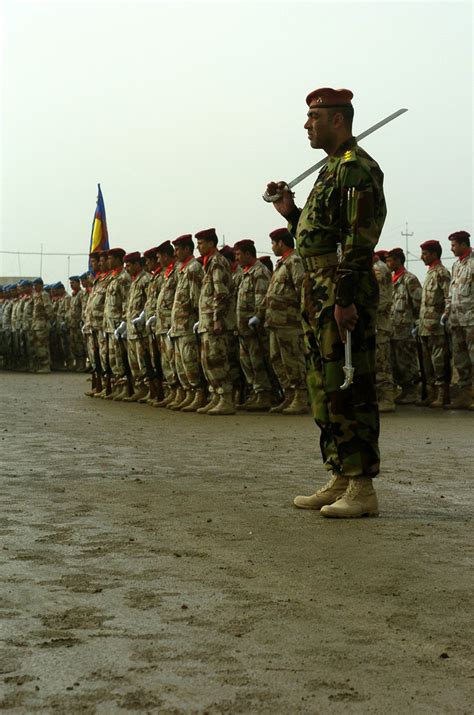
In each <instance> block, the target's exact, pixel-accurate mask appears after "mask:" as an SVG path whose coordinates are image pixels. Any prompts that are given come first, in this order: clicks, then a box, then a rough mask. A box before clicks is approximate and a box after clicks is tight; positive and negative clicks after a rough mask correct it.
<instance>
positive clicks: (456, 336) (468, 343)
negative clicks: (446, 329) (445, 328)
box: [451, 325, 474, 387]
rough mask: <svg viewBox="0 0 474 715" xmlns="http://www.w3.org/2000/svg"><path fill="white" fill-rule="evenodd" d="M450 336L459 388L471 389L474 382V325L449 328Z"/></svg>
mask: <svg viewBox="0 0 474 715" xmlns="http://www.w3.org/2000/svg"><path fill="white" fill-rule="evenodd" d="M451 336H452V341H453V363H454V367H455V368H456V370H457V372H458V375H459V387H471V385H472V383H473V380H474V325H468V326H461V325H455V326H453V327H452V328H451Z"/></svg>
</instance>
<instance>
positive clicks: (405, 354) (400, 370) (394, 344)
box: [390, 338, 420, 390]
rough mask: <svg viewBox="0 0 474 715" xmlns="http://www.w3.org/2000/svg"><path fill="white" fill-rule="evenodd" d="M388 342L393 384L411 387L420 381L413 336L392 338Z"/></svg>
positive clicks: (405, 388)
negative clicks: (401, 338) (398, 338)
mask: <svg viewBox="0 0 474 715" xmlns="http://www.w3.org/2000/svg"><path fill="white" fill-rule="evenodd" d="M390 344H391V355H392V373H393V380H394V382H395V384H396V385H400V387H402V388H403V389H404V390H407V389H413V388H414V387H415V386H416V385H417V384H418V382H419V381H420V368H419V365H418V353H417V352H416V341H415V338H404V339H403V340H393V339H392V340H391V341H390Z"/></svg>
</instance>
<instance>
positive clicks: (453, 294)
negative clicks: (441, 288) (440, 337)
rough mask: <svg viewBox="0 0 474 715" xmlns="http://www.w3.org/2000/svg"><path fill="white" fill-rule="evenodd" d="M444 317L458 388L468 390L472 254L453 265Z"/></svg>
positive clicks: (473, 372) (473, 333) (473, 341)
mask: <svg viewBox="0 0 474 715" xmlns="http://www.w3.org/2000/svg"><path fill="white" fill-rule="evenodd" d="M446 313H447V314H448V316H449V323H448V324H449V327H450V329H451V335H452V340H453V362H454V367H455V368H456V370H457V372H458V375H459V387H460V388H461V389H464V388H468V389H471V386H472V381H473V378H474V368H473V365H474V254H473V253H472V249H471V250H470V251H469V253H468V255H467V256H465V257H464V258H462V259H461V258H460V259H458V260H457V261H455V262H454V265H453V272H452V276H451V283H450V286H449V294H448V298H447V300H446Z"/></svg>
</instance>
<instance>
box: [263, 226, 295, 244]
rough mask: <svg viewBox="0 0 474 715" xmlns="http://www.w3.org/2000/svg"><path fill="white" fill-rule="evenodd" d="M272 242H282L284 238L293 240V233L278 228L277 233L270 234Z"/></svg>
mask: <svg viewBox="0 0 474 715" xmlns="http://www.w3.org/2000/svg"><path fill="white" fill-rule="evenodd" d="M268 235H269V236H270V238H271V239H272V241H282V240H283V239H284V238H288V236H289V237H290V238H293V236H292V235H291V233H290V232H289V231H288V229H287V228H277V229H275V231H272V232H271V233H269V234H268Z"/></svg>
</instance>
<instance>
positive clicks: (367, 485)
mask: <svg viewBox="0 0 474 715" xmlns="http://www.w3.org/2000/svg"><path fill="white" fill-rule="evenodd" d="M321 514H322V515H323V516H330V517H335V518H339V519H355V518H357V517H359V516H378V514H379V505H378V501H377V495H376V493H375V490H374V487H373V485H372V479H370V477H359V478H358V479H349V486H348V487H347V489H346V491H345V492H344V494H343V495H342V497H341V498H340V499H338V500H337V501H336V502H334V503H333V504H328V505H327V506H323V507H322V508H321Z"/></svg>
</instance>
